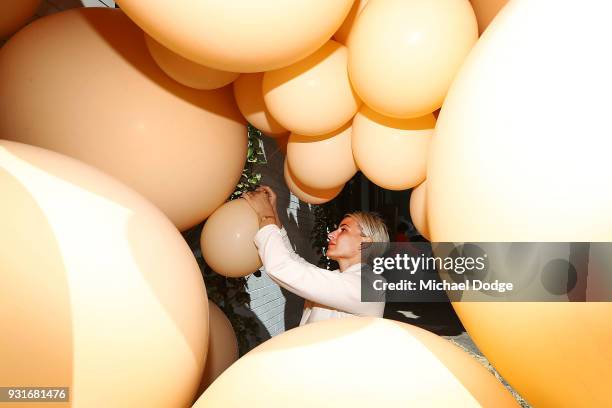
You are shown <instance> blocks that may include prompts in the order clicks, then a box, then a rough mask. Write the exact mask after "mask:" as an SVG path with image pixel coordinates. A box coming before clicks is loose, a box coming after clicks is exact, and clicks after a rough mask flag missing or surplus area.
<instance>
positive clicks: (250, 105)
mask: <svg viewBox="0 0 612 408" xmlns="http://www.w3.org/2000/svg"><path fill="white" fill-rule="evenodd" d="M263 76H264V74H263V72H258V73H254V74H242V75H240V77H238V79H237V80H236V81H234V96H235V97H236V103H237V104H238V109H240V112H241V113H242V115H243V116H244V117H245V118H246V120H247V121H248V122H249V123H250V124H251V125H253V126H255V127H256V128H257V129H259V130H261V131H262V132H263V133H264V134H265V135H266V136H270V137H279V136H285V135H288V134H289V131H288V130H287V129H285V128H284V127H282V126H281V124H280V123H278V122H277V121H276V119H274V118H273V117H272V115H271V114H270V112H269V111H268V108H266V104H265V102H264V99H263V94H262V85H261V83H262V81H263Z"/></svg>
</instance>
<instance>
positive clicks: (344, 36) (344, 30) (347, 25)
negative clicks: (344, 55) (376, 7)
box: [334, 0, 368, 45]
mask: <svg viewBox="0 0 612 408" xmlns="http://www.w3.org/2000/svg"><path fill="white" fill-rule="evenodd" d="M367 4H368V0H355V3H353V7H351V11H349V14H348V16H346V18H345V19H344V22H343V23H342V25H341V26H340V28H339V29H338V31H336V33H335V34H334V40H336V41H338V42H339V43H342V44H344V45H346V44H347V43H348V38H349V35H350V34H351V30H352V29H353V25H354V24H355V20H356V19H357V17H358V16H359V13H361V11H362V10H363V8H364V7H365V6H366V5H367Z"/></svg>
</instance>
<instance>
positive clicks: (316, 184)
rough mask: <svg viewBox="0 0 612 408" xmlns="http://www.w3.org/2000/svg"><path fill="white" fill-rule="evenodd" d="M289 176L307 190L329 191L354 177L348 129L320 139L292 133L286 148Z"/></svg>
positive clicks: (349, 130) (354, 167)
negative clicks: (305, 186)
mask: <svg viewBox="0 0 612 408" xmlns="http://www.w3.org/2000/svg"><path fill="white" fill-rule="evenodd" d="M287 163H288V165H289V168H290V169H291V174H292V175H293V176H295V179H296V180H299V181H300V182H301V183H302V184H305V185H307V186H308V187H311V188H314V189H319V190H329V189H334V188H337V187H338V186H341V185H343V184H344V183H346V182H347V181H349V180H350V179H351V177H353V176H354V175H355V173H357V165H356V164H355V159H354V158H353V151H352V149H351V127H350V126H345V127H343V128H342V129H340V130H338V131H336V132H333V133H329V134H327V135H323V136H302V135H298V134H295V133H292V134H291V136H289V143H288V144H287Z"/></svg>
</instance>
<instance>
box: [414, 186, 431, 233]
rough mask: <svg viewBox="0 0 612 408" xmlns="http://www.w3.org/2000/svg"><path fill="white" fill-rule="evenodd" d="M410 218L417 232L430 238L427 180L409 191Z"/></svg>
mask: <svg viewBox="0 0 612 408" xmlns="http://www.w3.org/2000/svg"><path fill="white" fill-rule="evenodd" d="M410 220H411V221H412V225H414V227H415V228H416V229H417V231H419V234H421V235H422V236H423V237H425V238H427V239H430V238H429V223H428V221H427V181H423V182H422V183H421V184H419V186H417V187H415V188H414V189H413V190H412V192H411V193H410Z"/></svg>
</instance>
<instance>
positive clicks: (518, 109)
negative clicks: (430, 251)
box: [427, 0, 612, 407]
mask: <svg viewBox="0 0 612 408" xmlns="http://www.w3.org/2000/svg"><path fill="white" fill-rule="evenodd" d="M551 10H554V13H551ZM608 12H609V5H608V4H607V3H597V4H595V3H593V4H591V5H590V6H589V7H586V8H585V7H581V6H579V5H578V4H575V3H568V2H556V1H552V0H543V1H538V2H533V1H529V0H512V1H510V2H509V3H508V4H507V6H506V7H505V8H504V11H503V12H502V13H501V14H499V15H498V16H497V17H496V18H495V20H494V21H493V22H492V23H491V25H490V26H489V27H488V28H487V32H486V34H485V35H484V36H483V37H482V38H481V40H480V41H479V42H478V44H477V46H476V47H475V48H474V50H473V52H472V54H471V55H470V57H469V58H468V60H467V61H466V63H465V65H464V66H463V68H462V70H461V72H460V73H459V75H458V76H457V78H456V80H455V82H454V84H453V86H452V88H451V90H450V92H449V95H448V97H447V99H446V101H445V104H444V108H443V109H442V112H441V114H440V118H439V121H438V123H437V127H436V135H435V137H434V139H433V141H432V145H431V148H430V149H431V150H430V157H429V164H428V178H427V183H428V187H427V188H428V190H427V207H428V210H427V211H428V214H429V222H430V224H429V227H430V232H431V236H432V239H433V240H434V241H444V242H446V241H451V242H463V241H492V242H499V241H504V242H506V241H510V242H513V241H541V242H550V241H562V242H591V241H605V242H609V241H612V217H611V216H610V214H611V213H610V208H612V190H611V189H610V188H608V186H610V185H611V184H612V162H611V161H610V158H609V152H610V150H611V148H612V142H611V140H610V138H609V137H607V135H609V134H610V133H611V132H612V122H611V121H610V120H609V112H608V110H609V109H608V105H609V95H610V94H612V77H611V76H610V72H612V60H611V59H610V58H608V55H607V53H605V52H603V51H602V50H604V49H607V47H608V39H609V38H610V37H611V36H612V25H610V22H609V18H608V14H609V13H608ZM543 21H546V30H545V31H543V30H542V22H543ZM569 26H571V27H572V29H571V30H568V27H569ZM542 50H546V52H545V57H544V56H543V54H542ZM568 55H571V56H572V58H568V57H567V56H568ZM560 92H561V93H562V97H561V96H560V95H561V94H560ZM459 151H461V152H462V153H461V154H457V152H459ZM592 283H593V282H592ZM455 309H456V310H457V311H458V314H459V316H460V318H461V320H462V322H463V324H464V325H465V327H466V329H467V331H468V333H470V335H471V337H472V338H473V339H474V341H475V342H476V344H477V345H478V347H479V349H480V350H482V352H483V353H484V354H485V355H486V356H487V358H488V359H489V360H490V361H491V362H492V363H493V364H494V365H495V368H496V369H497V370H498V371H499V372H500V374H501V375H502V376H503V377H504V378H505V379H506V380H507V381H508V382H509V383H510V384H511V385H512V386H513V387H514V388H516V389H517V391H518V392H519V393H520V394H521V395H522V396H524V397H525V398H526V399H527V400H529V402H530V403H531V404H532V405H533V406H555V407H565V406H567V407H571V406H611V405H612V394H610V392H609V385H610V384H611V383H612V373H611V372H610V370H609V367H610V366H612V349H610V347H609V344H610V339H612V324H611V320H610V318H609V316H611V315H612V303H609V302H608V303H605V302H599V303H486V302H485V303H460V304H455ZM517 345H520V352H509V350H513V349H514V350H516V347H517Z"/></svg>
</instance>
